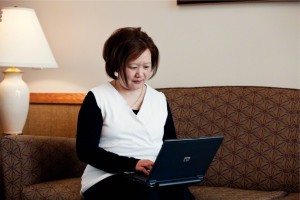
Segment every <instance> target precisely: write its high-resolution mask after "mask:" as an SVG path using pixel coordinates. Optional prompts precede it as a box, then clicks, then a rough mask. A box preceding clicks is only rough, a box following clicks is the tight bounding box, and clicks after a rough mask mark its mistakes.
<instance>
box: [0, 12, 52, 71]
mask: <svg viewBox="0 0 300 200" xmlns="http://www.w3.org/2000/svg"><path fill="white" fill-rule="evenodd" d="M2 11H3V13H2V22H0V66H2V67H11V66H14V67H30V68H56V67H57V63H56V61H55V59H54V57H53V54H52V51H51V49H50V47H49V45H48V42H47V39H46V37H45V35H44V32H43V30H42V27H41V25H40V23H39V20H38V18H37V16H36V14H35V11H34V10H33V9H29V8H19V7H9V8H4V9H2Z"/></svg>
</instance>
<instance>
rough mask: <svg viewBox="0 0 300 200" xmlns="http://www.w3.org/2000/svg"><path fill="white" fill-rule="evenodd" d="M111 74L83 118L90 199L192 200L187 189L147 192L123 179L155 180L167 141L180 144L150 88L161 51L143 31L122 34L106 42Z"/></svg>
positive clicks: (163, 104)
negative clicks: (135, 175) (134, 174)
mask: <svg viewBox="0 0 300 200" xmlns="http://www.w3.org/2000/svg"><path fill="white" fill-rule="evenodd" d="M103 58H104V60H105V69H106V72H107V74H108V76H109V77H111V78H112V81H110V82H107V83H104V84H102V85H100V86H98V87H95V88H92V89H91V90H90V91H89V92H88V94H87V96H86V97H85V99H84V102H83V104H82V107H81V109H80V112H79V116H78V127H77V142H76V148H77V154H78V157H79V159H80V160H81V161H83V162H85V163H87V164H88V165H87V167H86V169H85V171H84V173H83V175H82V182H81V183H82V188H81V193H82V195H83V196H84V197H85V199H87V200H89V199H99V198H100V197H105V196H107V197H109V198H108V199H120V198H122V199H131V200H134V199H136V200H145V199H180V200H182V199H188V198H189V197H190V198H191V197H192V196H191V195H190V193H189V191H188V189H187V187H186V186H173V187H163V188H157V189H150V188H147V187H145V186H143V185H141V184H139V183H136V182H133V181H130V180H129V179H127V178H125V177H124V176H123V175H122V173H124V172H129V171H140V172H143V173H145V174H146V175H149V170H151V168H152V166H153V163H154V161H155V159H156V156H157V154H158V152H159V150H160V148H161V145H162V143H163V140H165V139H174V138H176V133H175V128H174V123H173V119H172V115H171V112H170V109H169V106H168V103H167V101H166V97H165V95H164V94H163V93H161V92H158V91H157V90H155V89H153V88H152V87H150V86H149V85H148V84H147V81H148V80H149V79H150V78H152V77H153V76H154V75H155V74H156V72H157V68H158V62H159V51H158V48H157V47H156V45H155V44H154V42H153V40H152V39H151V38H150V37H149V36H148V35H147V33H145V32H143V31H142V30H141V28H131V27H126V28H120V29H118V30H116V31H115V32H114V33H113V34H112V35H111V36H110V37H109V38H108V40H107V41H106V42H105V44H104V48H103Z"/></svg>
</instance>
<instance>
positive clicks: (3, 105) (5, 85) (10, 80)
mask: <svg viewBox="0 0 300 200" xmlns="http://www.w3.org/2000/svg"><path fill="white" fill-rule="evenodd" d="M4 75H5V76H4V80H3V81H2V82H1V84H0V120H1V125H2V127H3V132H4V133H5V134H22V132H23V128H24V125H25V122H26V119H27V115H28V109H29V89H28V86H27V84H26V83H25V82H24V81H23V79H22V75H23V73H22V71H21V70H19V69H17V68H9V69H7V70H5V71H4Z"/></svg>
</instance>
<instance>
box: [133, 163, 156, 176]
mask: <svg viewBox="0 0 300 200" xmlns="http://www.w3.org/2000/svg"><path fill="white" fill-rule="evenodd" d="M153 164H154V162H153V161H151V160H139V161H138V162H137V164H136V166H135V170H136V171H141V172H143V173H144V174H146V175H147V176H148V175H149V171H150V170H151V169H152V166H153Z"/></svg>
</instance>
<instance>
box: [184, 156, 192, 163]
mask: <svg viewBox="0 0 300 200" xmlns="http://www.w3.org/2000/svg"><path fill="white" fill-rule="evenodd" d="M190 159H191V157H184V158H183V162H189V161H190Z"/></svg>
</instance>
